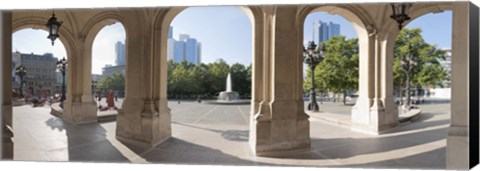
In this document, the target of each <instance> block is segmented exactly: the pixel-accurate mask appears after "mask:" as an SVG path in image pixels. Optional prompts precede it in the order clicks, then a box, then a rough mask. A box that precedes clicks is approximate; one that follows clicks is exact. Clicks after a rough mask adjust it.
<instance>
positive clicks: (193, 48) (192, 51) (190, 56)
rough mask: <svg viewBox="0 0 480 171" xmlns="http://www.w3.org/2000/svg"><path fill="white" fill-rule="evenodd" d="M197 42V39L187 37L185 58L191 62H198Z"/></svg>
mask: <svg viewBox="0 0 480 171" xmlns="http://www.w3.org/2000/svg"><path fill="white" fill-rule="evenodd" d="M197 48H198V43H197V39H193V38H188V39H187V41H186V47H185V60H187V62H189V63H192V64H198V63H197V61H198V49H197Z"/></svg>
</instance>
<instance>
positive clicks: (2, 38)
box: [0, 11, 13, 160]
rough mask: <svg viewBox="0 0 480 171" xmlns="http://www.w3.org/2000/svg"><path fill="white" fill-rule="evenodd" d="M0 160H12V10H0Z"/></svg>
mask: <svg viewBox="0 0 480 171" xmlns="http://www.w3.org/2000/svg"><path fill="white" fill-rule="evenodd" d="M0 61H2V63H1V65H2V67H1V69H0V80H1V84H0V87H1V88H0V91H1V93H0V94H1V95H2V97H1V98H0V100H1V102H0V104H1V106H0V107H1V109H0V112H1V118H0V119H1V120H0V121H1V122H0V123H1V126H0V129H1V133H2V142H1V146H2V148H1V156H0V159H1V160H13V139H12V138H13V131H12V127H13V125H12V12H11V11H0Z"/></svg>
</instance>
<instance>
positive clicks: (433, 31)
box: [12, 6, 452, 74]
mask: <svg viewBox="0 0 480 171" xmlns="http://www.w3.org/2000/svg"><path fill="white" fill-rule="evenodd" d="M451 16H452V13H451V11H446V12H443V13H437V14H427V15H424V16H422V17H420V18H417V19H415V20H413V21H412V22H411V23H409V24H408V25H407V26H406V28H415V27H420V28H422V30H423V32H422V36H423V37H424V39H425V41H426V42H427V43H430V44H435V45H437V47H438V48H450V47H451V31H452V27H451V23H452V22H451V21H452V17H451ZM314 20H322V21H323V22H330V21H332V22H335V23H337V24H340V26H341V31H340V34H342V35H345V36H346V37H347V38H356V37H357V34H356V32H355V30H354V29H353V26H352V24H350V23H349V22H348V21H347V20H346V19H345V18H343V17H342V16H339V15H331V14H328V13H326V12H315V13H312V14H310V15H308V16H307V18H306V20H305V23H304V39H305V40H307V41H308V40H311V39H312V25H313V21H314ZM171 26H172V27H173V37H174V38H175V39H178V34H189V35H190V37H192V38H195V39H197V40H198V41H199V42H200V43H201V44H202V50H201V52H202V55H201V56H202V62H203V63H210V62H215V61H216V60H217V59H218V58H223V59H224V60H226V61H227V63H228V64H230V65H232V64H234V63H241V64H244V65H250V63H251V61H252V25H251V21H250V19H249V18H248V17H247V15H246V14H245V13H244V12H243V11H241V10H240V8H238V7H232V6H223V7H191V8H187V9H186V10H184V11H182V12H181V13H180V14H178V15H177V16H176V17H175V18H174V19H173V21H172V23H171ZM47 35H48V33H47V32H46V31H44V30H33V29H23V30H19V31H17V32H15V33H14V34H13V39H12V45H13V46H12V51H17V50H18V51H19V52H21V53H35V54H44V53H47V52H48V53H53V54H54V56H55V57H60V58H61V57H66V58H67V59H68V56H67V55H66V52H65V48H64V46H63V44H62V43H61V41H60V40H58V39H57V40H56V41H55V45H54V46H52V45H51V43H50V40H49V39H47V38H46V37H47ZM117 41H122V42H125V31H124V28H123V26H122V24H120V23H116V24H113V25H110V26H106V27H104V28H103V29H102V30H101V31H100V32H99V33H98V34H97V36H96V37H95V40H94V43H93V47H92V73H95V74H101V68H102V67H104V66H105V65H106V64H115V43H116V42H117Z"/></svg>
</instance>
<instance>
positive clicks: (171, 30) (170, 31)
mask: <svg viewBox="0 0 480 171" xmlns="http://www.w3.org/2000/svg"><path fill="white" fill-rule="evenodd" d="M172 38H173V27H172V26H170V27H168V39H172Z"/></svg>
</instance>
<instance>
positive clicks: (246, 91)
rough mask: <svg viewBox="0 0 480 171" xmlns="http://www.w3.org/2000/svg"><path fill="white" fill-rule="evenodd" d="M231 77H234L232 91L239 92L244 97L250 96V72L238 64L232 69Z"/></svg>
mask: <svg viewBox="0 0 480 171" xmlns="http://www.w3.org/2000/svg"><path fill="white" fill-rule="evenodd" d="M230 72H231V77H232V89H233V91H236V92H238V93H239V94H240V95H242V96H248V95H250V92H251V90H250V87H251V86H250V85H251V81H249V78H248V77H249V75H248V70H247V68H245V66H243V65H242V64H239V63H236V64H233V65H232V67H231V68H230Z"/></svg>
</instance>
